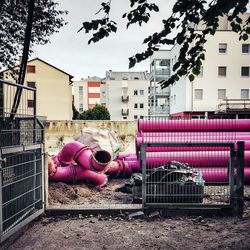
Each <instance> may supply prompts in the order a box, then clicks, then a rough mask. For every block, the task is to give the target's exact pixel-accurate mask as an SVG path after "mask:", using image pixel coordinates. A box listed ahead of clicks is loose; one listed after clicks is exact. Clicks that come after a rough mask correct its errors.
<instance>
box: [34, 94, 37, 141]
mask: <svg viewBox="0 0 250 250" xmlns="http://www.w3.org/2000/svg"><path fill="white" fill-rule="evenodd" d="M33 99H34V101H33V104H34V106H33V115H34V120H33V143H36V121H37V119H36V91H34V92H33Z"/></svg>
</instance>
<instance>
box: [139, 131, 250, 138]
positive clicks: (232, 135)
mask: <svg viewBox="0 0 250 250" xmlns="http://www.w3.org/2000/svg"><path fill="white" fill-rule="evenodd" d="M194 136H195V137H199V138H203V137H212V138H225V139H228V138H233V139H235V138H250V132H232V131H231V132H211V131H209V132H197V131H195V132H141V133H138V134H137V137H163V138H168V137H194Z"/></svg>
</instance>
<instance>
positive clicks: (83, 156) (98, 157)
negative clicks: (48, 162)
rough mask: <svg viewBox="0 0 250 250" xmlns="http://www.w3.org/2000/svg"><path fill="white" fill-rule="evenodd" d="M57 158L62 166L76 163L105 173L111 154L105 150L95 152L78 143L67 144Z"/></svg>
mask: <svg viewBox="0 0 250 250" xmlns="http://www.w3.org/2000/svg"><path fill="white" fill-rule="evenodd" d="M57 158H58V161H59V162H60V165H62V166H65V165H66V166H67V165H69V164H71V163H74V162H76V163H77V164H79V165H81V166H82V167H84V168H85V169H89V170H93V171H97V172H101V171H104V170H105V168H106V167H107V165H108V164H109V162H110V161H111V155H110V153H109V152H107V151H105V150H100V151H97V152H93V151H92V150H91V148H90V147H88V146H86V145H83V144H82V143H80V142H77V141H73V142H69V143H67V144H66V145H65V146H64V147H63V148H62V150H61V151H60V152H59V154H58V156H57Z"/></svg>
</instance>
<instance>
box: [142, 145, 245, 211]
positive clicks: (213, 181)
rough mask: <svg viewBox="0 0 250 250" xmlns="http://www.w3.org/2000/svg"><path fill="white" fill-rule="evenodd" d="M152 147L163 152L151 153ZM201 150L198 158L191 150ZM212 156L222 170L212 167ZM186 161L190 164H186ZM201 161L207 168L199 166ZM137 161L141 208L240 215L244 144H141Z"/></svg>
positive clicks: (196, 152)
mask: <svg viewBox="0 0 250 250" xmlns="http://www.w3.org/2000/svg"><path fill="white" fill-rule="evenodd" d="M152 147H154V148H157V147H158V148H161V147H163V148H164V149H165V151H164V150H159V151H161V152H152V150H150V148H152ZM168 147H169V148H170V147H171V148H173V147H177V148H178V147H181V148H185V149H186V150H187V151H185V152H178V154H176V152H168V150H167V148H168ZM188 147H190V149H191V150H188ZM201 147H206V150H207V151H200V152H203V153H202V155H200V154H199V152H198V151H195V150H197V149H198V150H200V149H201ZM209 147H211V148H213V149H214V148H218V149H219V148H220V149H221V148H223V149H224V151H223V152H220V151H216V152H217V153H218V152H219V154H217V155H215V151H212V150H211V151H209ZM150 151H151V152H150ZM215 156H216V157H217V158H216V159H217V161H219V164H225V165H224V167H223V168H219V167H218V168H213V167H212V165H211V164H213V163H212V159H213V158H214V157H215ZM201 157H202V159H201ZM169 159H171V161H169ZM176 159H177V160H179V161H180V159H183V161H182V162H177V161H176ZM187 159H191V160H190V161H191V162H193V164H194V165H192V164H187V163H186V162H185V160H187ZM192 159H195V160H194V161H192ZM204 159H205V161H207V162H205V165H206V166H207V168H201V167H200V166H199V164H202V163H201V160H202V161H204ZM140 160H141V164H142V175H143V176H142V177H143V179H142V180H143V181H142V202H143V207H144V209H166V210H170V209H172V212H173V210H175V211H180V210H181V209H188V210H189V211H190V209H191V210H192V209H193V211H194V210H195V209H196V211H197V210H198V211H202V212H205V210H206V209H207V211H209V212H212V213H213V212H215V210H220V211H223V212H227V214H229V213H231V214H239V215H241V214H242V213H243V187H244V142H238V143H237V147H235V144H234V143H142V144H141V152H140ZM210 163H211V164H210ZM171 164H172V166H173V167H172V168H171ZM203 165H204V162H203ZM201 209H202V210H201Z"/></svg>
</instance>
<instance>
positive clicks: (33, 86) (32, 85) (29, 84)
mask: <svg viewBox="0 0 250 250" xmlns="http://www.w3.org/2000/svg"><path fill="white" fill-rule="evenodd" d="M27 86H28V87H30V88H35V87H36V82H27Z"/></svg>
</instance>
